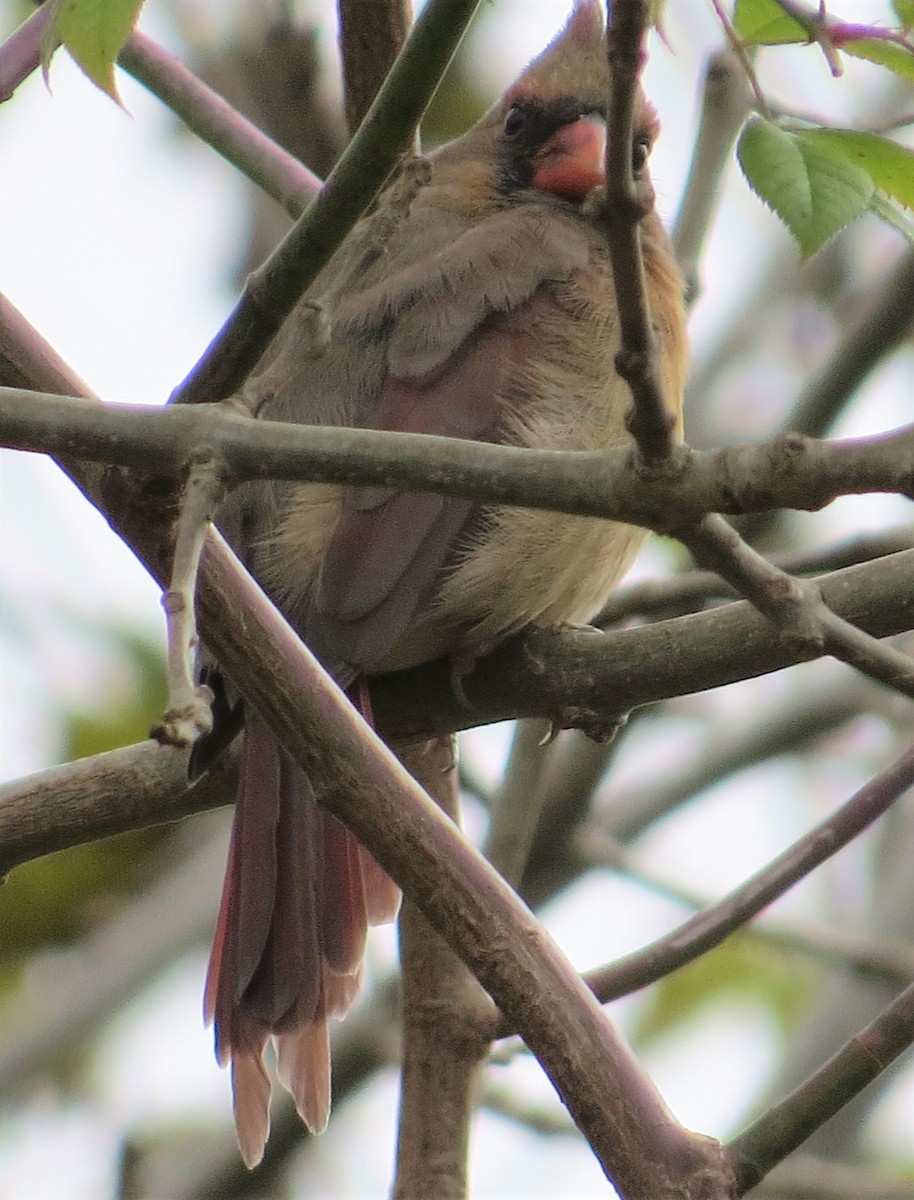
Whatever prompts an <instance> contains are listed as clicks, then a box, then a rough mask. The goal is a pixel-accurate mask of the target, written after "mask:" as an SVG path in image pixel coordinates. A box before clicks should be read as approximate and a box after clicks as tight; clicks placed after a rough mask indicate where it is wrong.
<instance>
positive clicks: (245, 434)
mask: <svg viewBox="0 0 914 1200" xmlns="http://www.w3.org/2000/svg"><path fill="white" fill-rule="evenodd" d="M0 444H4V445H7V446H9V447H11V448H12V449H17V450H30V451H36V452H39V453H43V454H64V455H66V456H67V457H72V458H81V459H85V460H87V461H96V462H105V463H109V464H112V465H118V466H124V467H134V468H137V469H139V470H140V471H142V472H143V473H144V474H152V473H158V474H162V475H169V474H171V475H177V474H179V473H180V472H181V471H183V470H184V469H185V467H186V465H187V462H188V459H189V456H190V455H191V454H192V453H193V452H194V451H195V450H200V451H206V452H212V453H214V454H217V455H219V456H221V458H222V459H223V460H224V462H225V467H226V471H227V473H228V474H229V475H230V477H231V478H232V479H233V480H234V481H235V482H241V481H243V480H245V479H263V478H273V479H287V480H309V481H310V480H317V481H321V482H331V483H357V484H371V485H374V484H377V485H380V486H384V487H398V488H404V489H405V490H417V491H430V492H441V493H444V494H446V495H452V496H466V497H468V498H470V499H474V500H479V501H485V502H489V503H502V504H518V505H523V506H526V507H531V508H545V509H552V510H555V511H558V512H569V513H576V514H579V515H584V516H595V517H606V518H610V519H614V520H623V521H629V522H631V523H633V524H638V525H644V526H647V527H650V528H653V529H655V530H657V531H658V532H672V533H674V534H675V535H676V536H677V537H685V536H686V534H685V533H684V532H683V523H684V522H686V521H689V520H691V519H693V518H696V519H697V518H699V517H701V516H703V515H704V514H705V513H708V512H727V513H741V512H755V511H758V510H760V509H768V508H772V507H783V508H798V509H803V510H806V511H810V510H815V509H818V508H821V507H823V506H824V505H826V504H828V503H830V502H831V501H832V500H834V499H836V498H837V497H838V496H842V495H849V494H861V493H867V492H899V493H901V494H903V495H907V496H914V471H912V467H911V462H912V458H914V425H907V426H903V427H902V428H900V429H897V430H893V431H892V432H890V433H884V434H877V435H875V436H872V437H866V438H847V439H843V440H840V441H834V442H821V441H813V440H810V439H807V438H803V437H799V436H797V435H793V436H787V437H782V438H778V439H777V440H776V441H774V442H771V443H761V444H758V445H742V446H732V447H729V448H727V449H724V450H715V451H688V452H683V454H682V455H681V456H679V455H677V456H676V458H675V461H670V462H669V464H668V467H667V468H666V469H663V468H658V469H656V470H651V471H649V472H647V473H645V472H644V471H643V470H642V469H641V468H640V466H639V464H638V462H637V461H636V459H635V457H634V455H633V452H632V451H631V450H630V449H627V448H623V447H620V448H617V449H614V450H606V451H603V450H600V451H565V450H561V451H550V450H527V449H522V448H520V447H516V446H497V445H495V444H493V443H489V442H471V441H465V440H463V439H460V438H444V437H432V436H430V435H428V434H405V433H390V432H387V431H385V430H372V429H349V428H345V427H341V426H316V425H298V424H286V423H281V422H278V421H261V420H257V419H256V418H253V417H249V416H247V415H245V414H243V413H241V412H238V411H237V410H236V409H235V408H234V407H232V406H224V405H195V406H194V407H193V408H187V407H176V406H168V407H166V408H162V407H160V406H156V405H139V404H105V405H99V404H97V403H94V402H91V401H87V400H77V399H74V398H72V397H68V396H59V395H47V394H41V393H38V392H30V391H27V390H25V389H20V388H0Z"/></svg>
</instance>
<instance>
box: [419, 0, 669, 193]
mask: <svg viewBox="0 0 914 1200" xmlns="http://www.w3.org/2000/svg"><path fill="white" fill-rule="evenodd" d="M608 95H609V66H608V64H607V58H606V37H605V33H604V28H603V14H602V8H601V5H600V4H599V2H598V0H577V2H576V3H575V6H574V9H573V11H572V13H571V16H570V17H569V19H568V21H567V23H566V25H565V27H564V28H563V29H562V30H561V31H560V33H559V34H558V35H557V36H556V37H555V38H554V39H553V41H552V42H551V43H550V44H549V45H548V46H547V47H546V49H545V50H544V51H543V52H542V54H540V55H539V56H538V57H537V58H535V59H534V60H533V62H532V63H530V65H529V66H528V67H527V68H526V70H525V71H524V72H523V73H522V74H521V76H520V77H519V78H518V79H517V80H516V81H515V82H514V83H513V84H512V85H511V87H509V88H508V90H507V92H506V93H505V94H504V96H503V97H502V98H501V100H499V101H498V102H497V103H496V104H495V105H493V107H492V108H491V109H490V110H489V112H488V113H487V114H486V115H485V116H484V117H483V118H482V120H481V121H480V122H479V123H478V124H477V125H476V126H474V128H473V129H471V130H470V131H469V132H468V133H467V134H465V135H464V136H463V137H462V138H458V139H457V141H456V142H453V143H451V145H450V146H449V147H446V148H444V150H443V151H442V152H441V157H440V165H441V167H442V168H444V171H445V173H447V174H449V173H450V171H449V167H450V163H451V161H452V160H453V162H454V164H455V166H459V165H460V164H461V162H462V165H463V169H464V171H465V175H464V180H465V182H466V183H468V185H469V188H470V190H471V191H472V192H474V193H475V194H476V196H477V197H478V198H479V200H480V201H482V200H483V197H485V202H486V203H493V202H494V203H496V204H499V203H511V202H513V201H515V200H518V199H521V200H522V199H524V198H529V196H530V193H531V191H533V192H540V193H546V194H549V195H553V196H557V197H559V198H560V199H562V200H564V201H567V202H571V203H573V204H580V203H581V202H582V201H583V200H584V199H585V197H586V196H587V195H588V193H589V192H590V191H591V189H593V188H594V187H597V186H598V185H600V184H601V183H603V181H604V162H605V157H606V105H607V99H608ZM657 132H658V121H657V117H656V114H655V112H654V110H653V108H652V107H651V105H650V104H649V103H648V102H647V100H646V99H645V98H644V96H643V95H641V94H639V97H638V100H637V104H636V108H635V123H634V131H633V139H632V163H633V167H634V170H635V172H636V174H637V173H641V172H643V171H645V169H646V163H647V158H648V155H649V153H650V149H651V147H652V145H653V143H654V140H655V138H656V136H657Z"/></svg>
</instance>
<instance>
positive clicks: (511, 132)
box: [504, 105, 527, 138]
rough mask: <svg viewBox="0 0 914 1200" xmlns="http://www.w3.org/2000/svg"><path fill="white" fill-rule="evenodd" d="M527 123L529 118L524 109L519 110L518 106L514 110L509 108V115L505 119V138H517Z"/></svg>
mask: <svg viewBox="0 0 914 1200" xmlns="http://www.w3.org/2000/svg"><path fill="white" fill-rule="evenodd" d="M526 123H527V117H526V115H525V113H524V110H523V109H522V108H518V107H517V105H515V106H514V107H513V108H509V109H508V115H507V116H506V117H505V125H504V132H505V137H509V138H514V137H517V135H518V134H519V133H520V131H521V130H522V129H523V127H524V125H526Z"/></svg>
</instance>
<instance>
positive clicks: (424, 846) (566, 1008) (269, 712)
mask: <svg viewBox="0 0 914 1200" xmlns="http://www.w3.org/2000/svg"><path fill="white" fill-rule="evenodd" d="M213 541H214V543H215V544H218V542H219V539H218V537H217V536H216V535H214V538H213ZM203 578H205V580H206V586H205V588H204V589H203V591H202V593H201V604H202V607H201V627H202V629H203V630H204V633H205V635H206V637H207V641H208V643H209V644H210V646H211V647H212V649H213V650H214V652H215V653H216V654H218V656H219V661H220V662H221V663H222V664H223V666H224V667H225V669H226V670H227V672H228V673H229V674H230V675H231V676H233V677H235V678H240V679H243V680H244V681H245V693H246V695H247V697H248V698H249V699H250V700H251V701H252V702H253V703H254V704H255V705H256V707H257V709H258V711H259V712H260V713H261V715H262V716H263V717H264V718H265V719H266V720H267V721H268V723H269V724H270V726H271V728H272V729H273V731H274V733H276V734H277V736H278V737H280V738H281V740H282V742H283V744H284V745H285V746H286V747H287V748H288V749H289V751H290V753H292V754H293V755H294V757H295V759H296V761H297V762H298V763H299V765H300V766H301V767H302V768H303V769H304V770H307V771H308V772H309V775H310V776H311V777H312V778H318V779H319V778H321V777H327V776H328V775H329V776H332V778H333V779H334V781H335V783H334V786H333V787H332V788H331V789H330V790H329V791H328V792H327V793H326V794H325V795H324V797H323V799H324V802H325V803H326V805H327V807H328V809H329V810H330V811H331V812H332V813H333V814H334V816H336V817H337V818H339V819H340V820H341V821H343V823H344V824H346V825H347V826H348V827H349V828H350V829H351V830H352V832H353V833H354V834H355V835H356V836H357V837H358V838H359V839H360V840H361V841H363V842H364V843H365V844H366V845H367V846H368V847H369V849H370V850H371V851H372V852H373V853H374V854H375V855H376V856H377V858H378V860H379V861H380V862H381V864H382V866H384V867H385V868H386V869H387V870H388V871H389V872H390V873H391V874H392V875H393V876H394V878H395V879H396V880H397V882H398V883H400V884H401V885H402V886H403V888H404V890H405V891H407V892H408V894H409V895H410V897H411V898H412V899H413V900H414V901H415V902H416V903H417V904H418V905H419V906H420V907H421V909H422V911H423V914H424V915H425V917H426V918H427V920H428V921H429V922H430V924H431V925H432V926H433V927H434V928H435V929H436V930H437V932H438V933H440V934H441V935H442V936H443V937H444V938H445V939H446V940H447V941H448V944H449V945H451V946H452V948H453V949H455V950H456V951H457V953H458V954H459V955H460V957H461V958H462V959H463V960H464V961H465V962H466V963H467V965H468V966H469V967H470V968H471V969H472V971H473V973H474V974H475V975H476V977H477V979H479V981H480V983H482V985H483V986H484V987H485V988H486V990H487V991H488V992H489V993H490V995H491V996H492V998H493V999H494V1000H495V1002H496V1004H498V1006H499V1007H500V1009H501V1010H502V1012H503V1013H504V1014H505V1015H506V1017H507V1018H508V1019H509V1020H511V1021H512V1022H516V1024H517V1027H518V1028H519V1029H520V1030H521V1032H522V1034H523V1036H524V1039H525V1041H526V1042H527V1044H528V1045H529V1046H530V1048H531V1050H532V1051H533V1052H534V1053H535V1054H536V1056H537V1058H539V1060H540V1062H541V1063H542V1064H543V1066H544V1068H545V1070H546V1072H547V1074H548V1075H549V1076H550V1078H551V1080H552V1082H553V1084H554V1085H555V1087H556V1088H557V1090H558V1091H559V1093H560V1094H561V1096H562V1098H563V1100H564V1101H565V1103H566V1105H567V1106H568V1108H569V1111H570V1112H571V1114H572V1116H573V1118H574V1120H575V1122H576V1123H577V1124H578V1126H579V1128H580V1129H581V1130H582V1132H583V1133H584V1134H585V1136H586V1137H587V1139H588V1141H589V1143H590V1145H591V1147H592V1148H593V1150H594V1153H595V1154H596V1156H597V1157H598V1159H599V1161H600V1162H601V1164H602V1165H603V1167H604V1170H606V1171H607V1174H608V1175H609V1177H610V1178H611V1179H613V1180H614V1182H615V1183H616V1184H617V1185H618V1187H619V1190H620V1192H621V1193H622V1195H624V1196H626V1197H627V1200H648V1197H650V1198H651V1200H655V1198H656V1197H657V1196H658V1195H663V1194H669V1195H670V1196H673V1195H679V1194H681V1195H683V1196H685V1195H688V1194H690V1193H689V1192H688V1190H687V1188H688V1185H689V1180H691V1179H693V1178H694V1179H697V1178H699V1177H703V1178H705V1177H707V1176H708V1174H709V1173H713V1174H714V1178H715V1179H719V1180H721V1181H723V1180H724V1179H725V1176H724V1175H723V1174H719V1171H720V1160H719V1157H718V1151H717V1148H716V1146H715V1145H714V1144H713V1143H710V1142H708V1141H707V1139H702V1138H697V1137H695V1136H693V1135H690V1134H688V1133H687V1132H686V1131H685V1130H683V1129H682V1128H681V1127H680V1126H678V1125H677V1124H676V1122H675V1121H674V1120H673V1119H672V1118H671V1117H670V1115H669V1113H668V1112H667V1111H666V1109H665V1107H664V1105H663V1102H662V1101H661V1099H660V1097H659V1096H658V1095H657V1093H656V1092H655V1090H654V1088H653V1085H652V1084H651V1083H650V1081H649V1080H648V1079H647V1077H646V1076H645V1075H644V1074H643V1072H641V1071H640V1069H639V1068H638V1067H637V1065H636V1064H635V1062H634V1060H633V1059H632V1058H631V1057H630V1055H629V1052H628V1051H627V1050H626V1049H625V1047H624V1046H623V1044H622V1043H621V1041H619V1040H618V1039H617V1036H616V1034H615V1032H614V1030H613V1028H612V1026H611V1025H610V1024H609V1023H608V1022H607V1021H606V1019H605V1018H604V1016H603V1014H602V1012H601V1010H600V1009H599V1007H598V1006H596V1003H595V1001H594V1000H593V997H592V996H591V995H590V993H589V992H588V991H587V989H586V988H584V987H583V985H582V984H581V982H580V980H579V979H578V977H577V975H576V973H575V972H574V971H573V970H572V969H571V967H570V965H569V964H568V963H567V962H566V961H565V960H564V959H563V958H562V956H561V954H560V953H559V952H558V950H557V949H556V947H555V946H554V945H553V943H552V941H551V939H550V938H549V937H548V935H546V933H545V932H544V931H543V930H542V928H541V927H540V926H539V925H538V924H537V922H536V921H535V920H534V918H533V917H532V916H531V915H530V913H529V911H528V910H527V909H526V908H525V906H524V905H523V904H522V903H521V902H520V900H518V898H517V897H516V895H515V894H514V893H513V892H512V891H511V889H510V888H509V887H508V886H507V885H506V884H505V883H504V882H503V881H502V880H501V879H500V878H499V877H498V876H497V875H496V874H495V872H494V871H493V870H492V869H491V868H490V867H489V866H488V864H486V863H485V860H484V859H482V857H481V856H480V855H478V854H477V853H476V852H475V851H473V850H472V849H471V848H470V847H469V846H468V845H467V844H466V843H465V842H464V841H463V840H462V839H461V838H460V837H459V836H458V835H457V834H456V831H455V830H454V827H453V825H452V824H451V823H450V822H449V821H448V819H447V818H446V817H445V816H443V814H441V813H440V812H439V810H438V809H437V808H436V807H435V806H434V804H432V803H431V802H430V801H429V799H428V797H427V796H425V794H424V793H423V792H422V791H421V790H420V789H418V788H417V786H416V784H415V782H414V781H413V780H412V778H411V777H410V776H409V775H408V774H407V773H406V772H405V771H404V770H403V768H402V767H401V766H400V764H399V763H398V762H397V761H396V759H395V758H394V757H393V756H392V755H391V753H390V751H389V750H388V749H387V748H386V747H385V746H384V744H383V743H382V742H380V741H379V740H378V739H377V738H376V737H375V736H374V735H373V734H372V733H371V732H370V731H368V730H367V729H366V728H365V727H364V723H363V722H361V720H360V718H359V717H358V715H357V714H356V713H355V710H354V709H353V708H352V706H351V705H350V704H349V703H348V702H347V701H346V699H345V697H344V696H343V694H342V692H341V691H340V690H339V689H338V688H337V687H336V686H335V685H334V684H333V683H332V682H331V681H330V680H329V678H328V677H327V676H326V675H325V674H324V673H323V671H322V670H321V669H320V667H319V665H318V664H317V662H316V660H315V659H314V658H313V657H312V656H311V655H310V654H309V652H308V651H307V650H306V648H305V647H304V646H303V645H302V644H301V643H300V642H299V641H298V640H297V638H296V637H295V636H294V634H293V633H292V631H291V629H290V628H289V627H288V625H287V624H286V623H285V622H284V621H283V620H282V618H281V617H280V615H279V613H277V612H276V610H275V609H274V608H273V607H272V606H271V605H269V604H268V603H267V602H266V600H265V597H263V594H262V593H261V592H259V589H257V587H256V585H255V584H254V583H253V581H252V580H251V579H250V577H249V576H247V575H246V574H245V573H244V572H243V571H242V570H241V568H240V567H239V566H238V564H237V563H236V562H233V560H232V559H231V557H230V555H229V552H228V550H227V548H224V549H223V550H221V551H220V554H219V556H218V557H217V556H215V555H210V556H208V557H205V558H204V562H203ZM315 729H321V730H322V731H325V734H326V740H324V739H323V738H322V739H321V740H320V741H319V740H318V739H316V738H315V736H314V731H315ZM543 996H548V997H549V1003H548V1004H542V1003H541V1002H539V1000H538V998H539V997H543ZM674 1180H675V1181H676V1184H677V1187H679V1188H680V1190H677V1191H674V1190H673V1189H672V1187H671V1186H670V1185H671V1184H672V1183H673V1181H674ZM664 1189H666V1192H665V1191H664ZM726 1194H728V1193H727V1192H725V1191H724V1190H723V1183H721V1186H718V1187H716V1188H715V1189H714V1190H708V1191H707V1192H706V1195H707V1196H708V1197H709V1200H710V1198H712V1197H721V1196H724V1195H726Z"/></svg>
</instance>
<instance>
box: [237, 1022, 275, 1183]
mask: <svg viewBox="0 0 914 1200" xmlns="http://www.w3.org/2000/svg"><path fill="white" fill-rule="evenodd" d="M265 1041H266V1039H264V1042H263V1043H261V1046H260V1049H259V1050H258V1051H257V1052H256V1053H252V1054H241V1053H238V1052H237V1051H235V1052H234V1053H233V1055H232V1094H233V1096H234V1111H235V1132H236V1134H237V1136H238V1146H239V1148H240V1150H241V1157H242V1158H243V1159H244V1165H245V1166H246V1167H249V1168H250V1167H256V1166H257V1164H258V1163H259V1162H260V1160H261V1159H262V1158H263V1151H264V1147H265V1146H266V1144H267V1138H268V1137H269V1136H270V1090H271V1089H270V1077H269V1075H268V1074H267V1069H266V1067H265V1066H264V1064H263V1057H262V1054H263V1046H264V1044H265Z"/></svg>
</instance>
